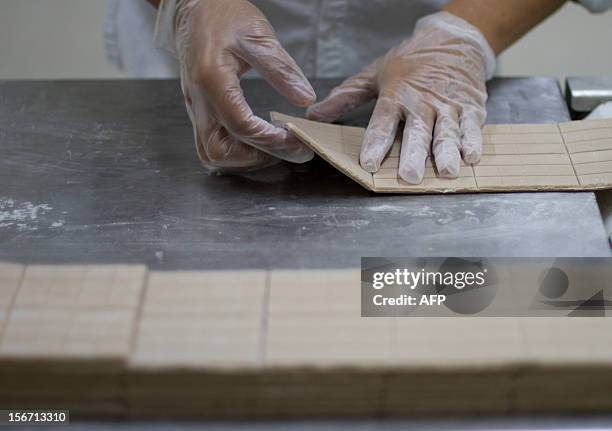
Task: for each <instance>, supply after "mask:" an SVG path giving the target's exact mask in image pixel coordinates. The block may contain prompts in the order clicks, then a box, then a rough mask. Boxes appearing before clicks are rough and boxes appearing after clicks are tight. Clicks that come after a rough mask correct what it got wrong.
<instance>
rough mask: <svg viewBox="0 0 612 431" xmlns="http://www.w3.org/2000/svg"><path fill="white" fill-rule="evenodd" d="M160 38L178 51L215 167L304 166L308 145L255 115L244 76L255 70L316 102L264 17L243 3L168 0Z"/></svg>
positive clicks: (284, 90) (301, 102) (292, 94)
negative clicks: (285, 163)
mask: <svg viewBox="0 0 612 431" xmlns="http://www.w3.org/2000/svg"><path fill="white" fill-rule="evenodd" d="M156 39H157V41H158V43H159V44H162V45H166V46H167V47H168V46H169V47H170V48H171V49H172V50H175V53H176V54H177V56H178V58H179V60H180V63H181V83H182V90H183V94H184V96H185V103H186V105H187V111H188V113H189V117H190V118H191V122H192V124H193V128H194V134H195V140H196V144H197V149H198V154H199V156H200V159H201V160H202V162H203V164H204V166H206V167H209V168H212V169H213V170H228V169H229V170H251V169H255V168H261V167H265V166H268V165H270V164H272V163H274V162H276V161H278V159H283V160H287V161H290V162H295V163H303V162H307V161H309V160H311V159H312V158H313V153H312V151H311V150H310V149H308V148H307V147H305V146H304V145H303V144H301V143H300V142H299V141H298V140H297V139H296V138H294V137H293V136H291V135H290V134H289V133H288V132H287V131H286V130H285V129H284V128H282V127H276V126H274V125H272V124H270V123H268V122H267V121H264V120H263V119H261V118H259V117H257V116H255V115H254V114H253V111H252V110H251V108H250V107H249V105H248V103H247V101H246V100H245V97H244V94H243V92H242V89H241V87H240V78H241V76H242V75H243V74H245V73H246V72H247V71H249V70H250V69H251V68H254V69H256V70H258V71H259V72H260V74H261V75H262V76H263V78H265V79H266V80H267V81H268V83H270V84H271V85H272V86H273V87H274V88H275V89H276V90H277V91H278V92H279V93H280V94H282V95H283V96H285V97H286V98H287V99H289V101H291V102H292V103H293V104H295V105H297V106H301V107H306V106H309V105H311V104H312V103H314V101H315V100H316V95H315V92H314V90H313V88H312V86H311V85H310V83H309V82H308V80H307V79H306V77H305V76H304V74H303V72H302V71H301V69H300V68H299V66H298V65H297V64H296V63H295V61H294V60H293V59H292V58H291V56H290V55H289V54H288V53H287V52H286V51H285V50H284V49H283V47H282V46H281V44H280V43H279V41H278V40H277V38H276V35H275V33H274V30H273V29H272V26H271V25H270V23H269V22H268V20H267V19H266V18H265V17H264V15H263V14H262V13H261V12H260V11H259V9H257V8H256V7H255V6H254V5H252V4H251V3H250V2H248V1H245V0H178V1H177V0H165V1H163V2H162V4H161V5H160V12H159V16H158V24H157V28H156Z"/></svg>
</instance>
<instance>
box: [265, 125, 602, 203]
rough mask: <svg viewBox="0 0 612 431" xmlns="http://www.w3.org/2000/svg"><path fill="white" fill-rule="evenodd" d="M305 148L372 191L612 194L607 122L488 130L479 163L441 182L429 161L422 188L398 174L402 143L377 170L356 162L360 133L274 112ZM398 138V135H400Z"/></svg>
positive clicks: (484, 132)
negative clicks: (608, 191)
mask: <svg viewBox="0 0 612 431" xmlns="http://www.w3.org/2000/svg"><path fill="white" fill-rule="evenodd" d="M272 119H273V120H275V121H278V122H281V123H284V124H285V125H286V127H287V128H288V129H289V130H290V131H292V132H293V133H294V134H295V135H296V136H297V137H298V138H299V139H300V140H301V141H302V142H303V143H304V144H306V145H307V146H309V147H310V148H311V149H312V150H313V151H315V152H316V153H317V154H319V155H320V156H321V157H322V158H324V159H325V160H326V161H328V162H329V163H330V164H331V165H333V166H334V167H336V168H337V169H338V170H340V171H341V172H343V173H344V174H345V175H347V176H349V177H350V178H352V179H353V180H355V181H356V182H358V183H359V184H361V185H362V186H363V187H365V188H366V189H368V190H370V191H373V192H377V193H482V192H513V191H533V192H541V191H587V190H603V189H612V120H594V121H576V122H570V123H564V124H534V125H529V124H522V125H516V124H515V125H491V126H485V127H484V129H483V132H482V133H483V155H482V160H481V161H480V163H479V164H477V165H474V166H468V165H466V164H464V163H463V164H462V165H461V168H460V172H459V178H457V179H453V180H449V179H444V178H439V177H438V174H437V171H436V168H435V164H433V163H432V161H431V160H427V164H426V170H425V177H424V180H423V182H422V183H421V184H419V185H412V184H408V183H407V182H405V181H404V180H402V179H401V178H400V176H399V162H400V149H401V142H400V139H399V138H398V139H396V140H395V143H394V144H393V146H392V148H391V149H390V150H389V153H388V154H387V156H386V158H385V160H384V161H383V163H382V165H381V169H380V170H379V171H378V172H377V173H375V174H370V173H369V172H367V171H365V170H364V169H363V168H362V167H361V166H360V164H359V154H360V151H361V144H362V142H363V136H364V134H365V130H364V129H361V128H357V127H348V126H340V125H334V124H323V123H317V122H313V121H308V120H304V119H302V118H295V117H290V116H287V115H283V114H279V113H272ZM401 135H402V134H401V133H400V134H399V136H401Z"/></svg>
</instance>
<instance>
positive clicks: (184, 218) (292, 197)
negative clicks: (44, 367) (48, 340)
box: [0, 78, 612, 431]
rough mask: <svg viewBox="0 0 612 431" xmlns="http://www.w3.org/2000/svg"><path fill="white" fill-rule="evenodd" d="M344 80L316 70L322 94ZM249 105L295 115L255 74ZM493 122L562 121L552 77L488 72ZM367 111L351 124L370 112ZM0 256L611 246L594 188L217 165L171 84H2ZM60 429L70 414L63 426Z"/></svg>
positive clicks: (325, 259)
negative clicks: (379, 184) (420, 186)
mask: <svg viewBox="0 0 612 431" xmlns="http://www.w3.org/2000/svg"><path fill="white" fill-rule="evenodd" d="M336 83H337V81H315V82H314V84H315V87H316V89H317V91H318V93H319V94H320V95H324V94H326V93H327V92H328V91H329V90H330V89H331V88H332V86H333V85H334V84H336ZM245 89H246V92H247V95H248V98H249V100H250V101H251V102H252V105H253V106H254V109H255V111H256V112H258V113H259V114H260V115H266V113H267V112H268V111H270V110H273V109H275V110H279V111H283V112H287V113H292V114H299V113H300V111H299V110H295V109H294V108H291V107H290V106H289V105H288V104H287V103H286V102H284V101H282V100H281V98H279V97H278V96H276V95H275V94H274V92H273V91H272V90H270V89H269V88H268V87H267V86H266V85H264V84H262V83H261V82H258V81H251V82H246V83H245ZM490 90H491V98H490V101H489V122H491V123H509V122H540V123H544V122H557V121H563V120H565V119H567V115H568V114H567V109H566V107H565V104H564V103H563V99H562V97H561V93H560V90H559V86H558V84H557V82H556V81H555V80H554V79H548V78H527V79H500V80H496V81H494V82H492V83H491V88H490ZM368 115H369V113H368V111H367V110H362V111H361V112H360V113H358V114H356V115H355V116H353V117H352V119H350V120H349V121H348V122H350V123H352V124H356V125H362V126H363V125H365V124H366V123H367V119H368ZM0 151H1V157H0V261H21V262H26V263H31V262H46V263H75V262H79V263H86V262H87V263H89V262H97V263H102V262H134V263H146V264H149V265H150V266H151V267H152V268H164V269H169V268H181V269H187V268H236V267H242V268H247V267H265V268H274V267H331V266H334V267H336V266H338V267H340V266H357V265H359V257H361V256H362V255H389V256H391V255H396V256H402V255H421V256H429V255H458V256H469V255H488V256H574V255H575V256H608V255H609V254H610V250H609V247H608V244H607V240H606V235H605V233H604V228H603V224H602V220H601V217H600V214H599V211H598V208H597V204H596V201H595V197H594V195H593V194H592V193H542V194H497V195H448V196H376V195H373V194H369V193H367V192H366V191H364V190H362V189H361V188H360V187H359V186H358V185H357V184H355V183H353V182H352V181H351V180H349V179H347V178H345V177H344V176H342V175H341V174H339V173H338V172H336V171H335V170H334V169H332V168H330V167H328V166H327V165H326V164H325V163H323V162H322V161H314V162H312V163H310V164H308V165H304V166H290V165H282V166H278V167H275V168H272V169H269V170H267V171H265V172H260V173H253V174H249V175H243V176H227V177H217V176H208V175H206V174H205V173H204V172H203V171H202V169H201V168H200V166H199V164H198V162H197V160H196V157H195V151H194V149H193V142H192V132H191V127H190V125H189V122H188V119H187V117H186V115H185V113H184V108H183V105H182V97H181V95H180V92H179V88H178V83H177V82H174V81H89V82H88V81H79V82H74V81H73V82H20V81H13V82H0ZM533 427H536V428H537V429H542V430H543V429H551V430H552V429H585V430H586V429H596V428H597V429H602V428H603V427H607V428H609V427H612V422H610V418H590V419H588V418H580V419H572V420H570V421H569V422H568V421H567V420H565V419H556V418H551V419H541V418H540V419H532V418H506V419H485V420H482V419H480V420H471V419H465V418H464V419H458V420H444V421H429V420H418V421H414V422H404V421H402V422H398V421H391V422H379V421H361V422H291V423H283V422H280V423H271V424H270V423H259V424H247V423H238V424H231V423H224V424H182V425H181V424H176V423H167V424H164V423H157V424H151V423H128V424H117V423H98V424H96V423H82V424H80V426H76V427H75V428H77V429H78V428H82V429H88V430H99V429H117V428H119V429H126V430H139V429H159V430H166V429H185V430H190V429H211V430H212V429H226V430H228V431H229V430H242V429H245V430H246V429H249V430H259V429H262V430H263V429H283V430H285V429H291V430H306V429H314V430H318V429H325V430H331V429H334V430H345V429H346V430H349V429H351V430H353V429H360V430H399V429H415V430H416V429H419V430H422V429H432V430H433V429H444V430H451V429H465V430H467V429H470V430H485V429H487V430H488V429H512V430H519V429H528V428H533ZM58 429H62V427H60V428H58Z"/></svg>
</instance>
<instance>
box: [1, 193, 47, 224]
mask: <svg viewBox="0 0 612 431" xmlns="http://www.w3.org/2000/svg"><path fill="white" fill-rule="evenodd" d="M52 209H53V208H52V207H51V206H50V205H48V204H38V205H37V204H34V203H32V202H17V201H15V200H14V199H9V198H3V197H0V228H16V229H18V230H20V231H24V230H38V227H39V217H40V216H42V215H45V214H47V213H48V212H49V211H51V210H52Z"/></svg>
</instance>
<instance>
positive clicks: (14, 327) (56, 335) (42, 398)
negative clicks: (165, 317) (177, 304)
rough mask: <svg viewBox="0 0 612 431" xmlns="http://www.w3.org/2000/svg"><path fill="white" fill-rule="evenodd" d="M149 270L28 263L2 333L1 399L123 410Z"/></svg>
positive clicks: (76, 409) (8, 403) (10, 404)
mask: <svg viewBox="0 0 612 431" xmlns="http://www.w3.org/2000/svg"><path fill="white" fill-rule="evenodd" d="M6 271H8V272H9V273H10V272H15V273H17V272H18V271H17V270H11V269H10V267H9V269H8V270H6ZM3 272H5V271H3ZM145 275H146V268H145V267H138V266H134V267H129V266H29V267H27V268H26V269H25V270H24V272H23V276H22V278H21V280H20V282H19V283H17V284H18V285H19V289H15V294H14V295H13V301H12V308H11V310H10V313H9V314H8V317H7V319H6V321H5V325H4V329H3V333H2V340H1V344H0V365H1V374H2V376H1V380H2V382H3V384H2V385H1V388H0V405H2V406H5V407H6V408H16V409H19V408H24V407H29V408H62V407H64V406H70V408H71V410H72V412H73V414H77V415H78V414H88V413H93V414H98V413H99V414H103V415H120V414H122V412H123V409H124V406H123V405H122V402H121V399H122V394H123V392H124V386H125V383H124V380H125V358H126V357H127V356H128V355H129V353H130V350H131V343H132V337H133V333H134V329H135V324H136V319H137V312H138V309H139V306H140V302H141V294H142V292H143V289H144V283H145ZM1 278H2V277H0V279H1ZM2 290H3V291H5V292H10V291H11V290H13V284H12V283H8V284H6V285H4V286H3V287H2ZM3 296H4V295H3Z"/></svg>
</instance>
